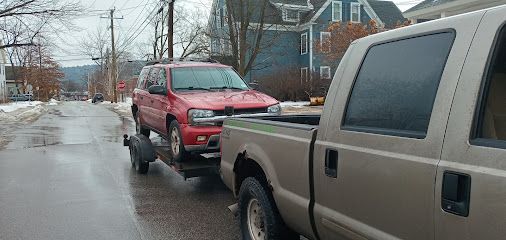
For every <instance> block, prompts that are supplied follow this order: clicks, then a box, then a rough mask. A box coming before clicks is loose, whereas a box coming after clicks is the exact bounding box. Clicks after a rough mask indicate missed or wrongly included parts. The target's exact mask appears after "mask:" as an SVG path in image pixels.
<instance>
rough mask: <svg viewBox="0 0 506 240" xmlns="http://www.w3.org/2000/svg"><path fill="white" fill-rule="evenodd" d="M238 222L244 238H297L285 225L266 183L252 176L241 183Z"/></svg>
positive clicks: (250, 239) (251, 239)
mask: <svg viewBox="0 0 506 240" xmlns="http://www.w3.org/2000/svg"><path fill="white" fill-rule="evenodd" d="M239 222H240V226H241V236H242V239H244V240H256V239H283V240H284V239H299V235H298V234H297V233H295V232H293V231H292V230H290V229H288V228H287V227H286V226H285V223H284V222H283V219H281V216H280V215H279V212H278V209H277V207H276V203H275V202H274V198H273V197H272V194H271V192H270V191H269V190H268V188H267V183H266V182H264V183H263V184H262V183H260V181H259V180H257V179H256V178H254V177H248V178H246V179H245V180H244V181H243V182H242V184H241V189H240V190H239ZM255 235H256V236H255Z"/></svg>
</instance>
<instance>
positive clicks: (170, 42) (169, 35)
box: [167, 0, 175, 59]
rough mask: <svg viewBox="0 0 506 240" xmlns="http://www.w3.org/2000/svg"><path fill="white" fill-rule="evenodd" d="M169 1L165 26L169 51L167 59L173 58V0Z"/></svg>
mask: <svg viewBox="0 0 506 240" xmlns="http://www.w3.org/2000/svg"><path fill="white" fill-rule="evenodd" d="M168 1H169V16H168V17H167V19H168V28H167V40H168V41H167V47H168V51H167V52H168V53H169V59H170V58H174V1H175V0H168Z"/></svg>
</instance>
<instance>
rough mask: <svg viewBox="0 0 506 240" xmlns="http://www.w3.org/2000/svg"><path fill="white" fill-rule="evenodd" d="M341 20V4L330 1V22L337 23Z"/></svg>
mask: <svg viewBox="0 0 506 240" xmlns="http://www.w3.org/2000/svg"><path fill="white" fill-rule="evenodd" d="M342 20H343V3H342V2H340V1H332V21H334V22H339V21H342Z"/></svg>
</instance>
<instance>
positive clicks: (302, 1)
mask: <svg viewBox="0 0 506 240" xmlns="http://www.w3.org/2000/svg"><path fill="white" fill-rule="evenodd" d="M270 1H271V3H279V4H290V5H300V6H307V0H270Z"/></svg>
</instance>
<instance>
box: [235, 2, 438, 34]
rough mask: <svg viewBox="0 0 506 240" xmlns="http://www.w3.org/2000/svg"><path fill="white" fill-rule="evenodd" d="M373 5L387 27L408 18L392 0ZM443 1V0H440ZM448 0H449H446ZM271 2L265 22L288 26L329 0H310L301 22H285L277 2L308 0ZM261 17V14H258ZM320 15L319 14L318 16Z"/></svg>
mask: <svg viewBox="0 0 506 240" xmlns="http://www.w3.org/2000/svg"><path fill="white" fill-rule="evenodd" d="M249 1H250V2H249V4H250V6H253V7H252V8H260V7H261V4H262V1H258V0H249ZM366 1H367V2H368V3H369V5H370V6H371V8H372V10H373V11H374V12H375V13H376V15H377V16H378V17H379V18H380V19H381V21H382V22H383V23H385V27H386V28H392V27H394V26H395V25H397V23H398V22H404V21H405V20H406V19H405V18H404V16H403V15H402V12H401V11H400V10H399V8H398V7H397V6H396V5H395V4H394V3H393V2H391V1H378V0H366ZM439 1H443V0H439ZM446 1H448V0H446ZM269 2H270V4H267V8H266V11H265V16H266V17H265V19H264V22H265V24H279V25H286V26H296V25H298V24H303V23H308V22H310V21H311V19H313V18H314V17H315V16H316V15H317V14H321V11H320V10H321V9H322V8H323V7H326V4H328V3H329V1H328V0H310V3H311V5H312V6H313V9H312V10H310V11H307V12H301V13H300V22H285V21H283V18H282V16H283V15H282V13H281V11H280V9H278V8H277V7H276V6H275V4H290V5H301V6H306V7H307V6H308V1H307V0H269ZM238 11H239V9H236V10H234V12H238ZM256 17H259V16H256ZM317 17H318V16H317ZM251 22H257V21H255V19H252V21H251Z"/></svg>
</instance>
